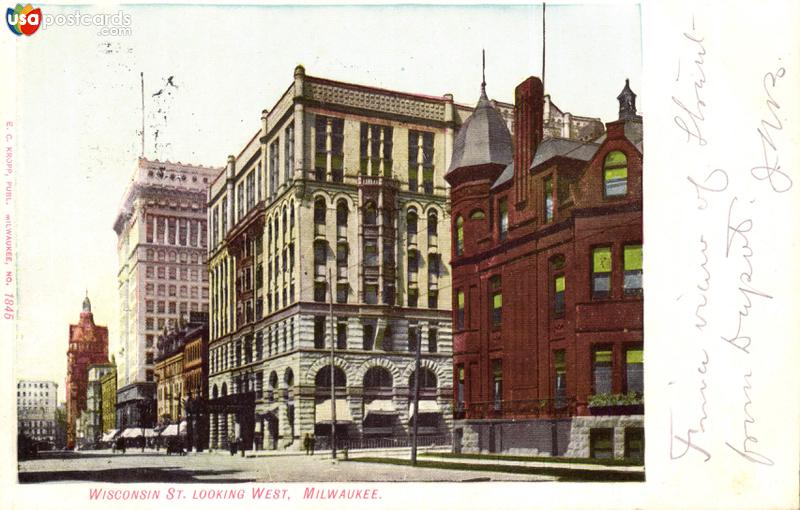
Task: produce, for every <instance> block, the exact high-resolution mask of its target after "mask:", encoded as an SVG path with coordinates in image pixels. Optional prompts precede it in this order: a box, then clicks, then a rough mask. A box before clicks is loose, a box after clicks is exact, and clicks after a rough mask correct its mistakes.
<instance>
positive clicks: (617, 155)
mask: <svg viewBox="0 0 800 510" xmlns="http://www.w3.org/2000/svg"><path fill="white" fill-rule="evenodd" d="M627 163H628V158H627V157H625V154H624V153H623V152H621V151H611V152H609V153H608V154H607V155H606V162H605V166H616V165H625V164H627Z"/></svg>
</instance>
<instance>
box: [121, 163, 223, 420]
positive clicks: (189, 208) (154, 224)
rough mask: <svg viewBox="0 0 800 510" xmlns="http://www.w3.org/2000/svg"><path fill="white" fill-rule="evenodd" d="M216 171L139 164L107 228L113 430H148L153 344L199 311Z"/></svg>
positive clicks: (203, 305)
mask: <svg viewBox="0 0 800 510" xmlns="http://www.w3.org/2000/svg"><path fill="white" fill-rule="evenodd" d="M220 171H221V169H220V168H210V167H203V166H192V165H185V164H181V163H170V162H169V161H166V162H163V161H157V160H156V161H150V160H147V159H144V158H140V159H139V161H138V164H137V167H136V170H135V171H134V174H133V176H132V178H131V182H130V184H129V185H128V187H127V189H126V190H125V194H124V196H123V200H122V205H121V207H120V210H119V213H118V214H117V218H116V221H115V222H114V231H115V232H116V233H117V251H118V255H119V272H118V274H117V279H118V285H119V303H120V323H119V338H120V342H121V350H120V352H119V354H118V356H117V361H118V371H117V377H118V392H117V395H118V396H117V426H118V427H119V428H120V429H124V428H125V427H128V426H140V425H141V424H142V422H144V424H145V425H152V422H153V420H154V418H155V416H154V414H155V412H154V409H155V402H154V398H155V383H154V365H155V357H156V355H157V353H156V343H155V340H156V338H157V336H158V335H159V333H161V332H163V331H164V330H165V329H168V328H173V327H175V326H176V324H177V321H178V318H179V317H180V316H181V315H182V314H188V312H189V311H207V308H208V271H207V269H206V254H207V244H208V243H207V232H208V230H207V225H206V197H207V193H208V187H209V185H210V183H211V181H212V180H214V179H215V178H216V176H217V175H218V174H219V172H220Z"/></svg>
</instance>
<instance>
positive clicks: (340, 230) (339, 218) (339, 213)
mask: <svg viewBox="0 0 800 510" xmlns="http://www.w3.org/2000/svg"><path fill="white" fill-rule="evenodd" d="M348 213H349V211H348V209H347V202H345V201H344V200H339V202H338V203H337V204H336V236H337V237H339V238H343V239H346V238H347V216H348Z"/></svg>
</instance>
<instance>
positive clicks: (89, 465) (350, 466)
mask: <svg viewBox="0 0 800 510" xmlns="http://www.w3.org/2000/svg"><path fill="white" fill-rule="evenodd" d="M404 457H405V458H408V456H404ZM18 465H19V477H20V482H21V483H36V482H63V483H69V482H172V483H192V482H200V483H234V482H304V481H315V482H354V481H364V482H387V481H398V482H401V481H409V482H419V481H449V482H458V481H478V480H480V481H489V480H492V481H498V480H506V481H548V480H552V479H553V478H552V477H547V476H535V475H522V474H514V473H494V472H476V471H455V470H446V469H431V468H412V467H408V466H394V465H387V464H368V463H360V462H336V463H334V462H333V461H332V460H331V459H330V454H329V453H327V454H317V455H315V456H313V457H311V456H305V455H281V456H263V457H255V458H242V457H239V456H238V455H237V456H230V455H228V454H222V453H199V454H197V453H190V454H188V455H186V456H183V457H181V456H175V455H166V454H165V453H164V452H163V451H161V452H154V451H150V450H146V451H145V452H144V453H142V452H141V451H138V450H133V449H129V450H128V451H127V453H125V454H124V455H122V454H115V453H112V452H111V451H110V450H105V451H93V452H76V453H74V454H71V455H70V456H69V457H66V458H42V459H36V460H29V461H24V462H20V463H19V464H18Z"/></svg>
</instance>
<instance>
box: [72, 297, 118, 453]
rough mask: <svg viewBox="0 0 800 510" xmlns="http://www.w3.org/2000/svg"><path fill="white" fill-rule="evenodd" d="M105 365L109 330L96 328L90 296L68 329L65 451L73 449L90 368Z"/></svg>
mask: <svg viewBox="0 0 800 510" xmlns="http://www.w3.org/2000/svg"><path fill="white" fill-rule="evenodd" d="M95 363H108V328H107V327H105V326H97V325H95V323H94V316H93V315H92V303H91V302H90V301H89V296H88V295H87V296H86V298H85V299H84V300H83V310H82V311H81V318H80V320H79V321H78V323H77V324H70V326H69V349H68V350H67V448H74V446H75V422H76V420H77V419H78V415H80V413H81V411H84V410H85V409H86V386H87V382H88V381H87V375H88V370H89V365H92V364H95Z"/></svg>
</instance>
